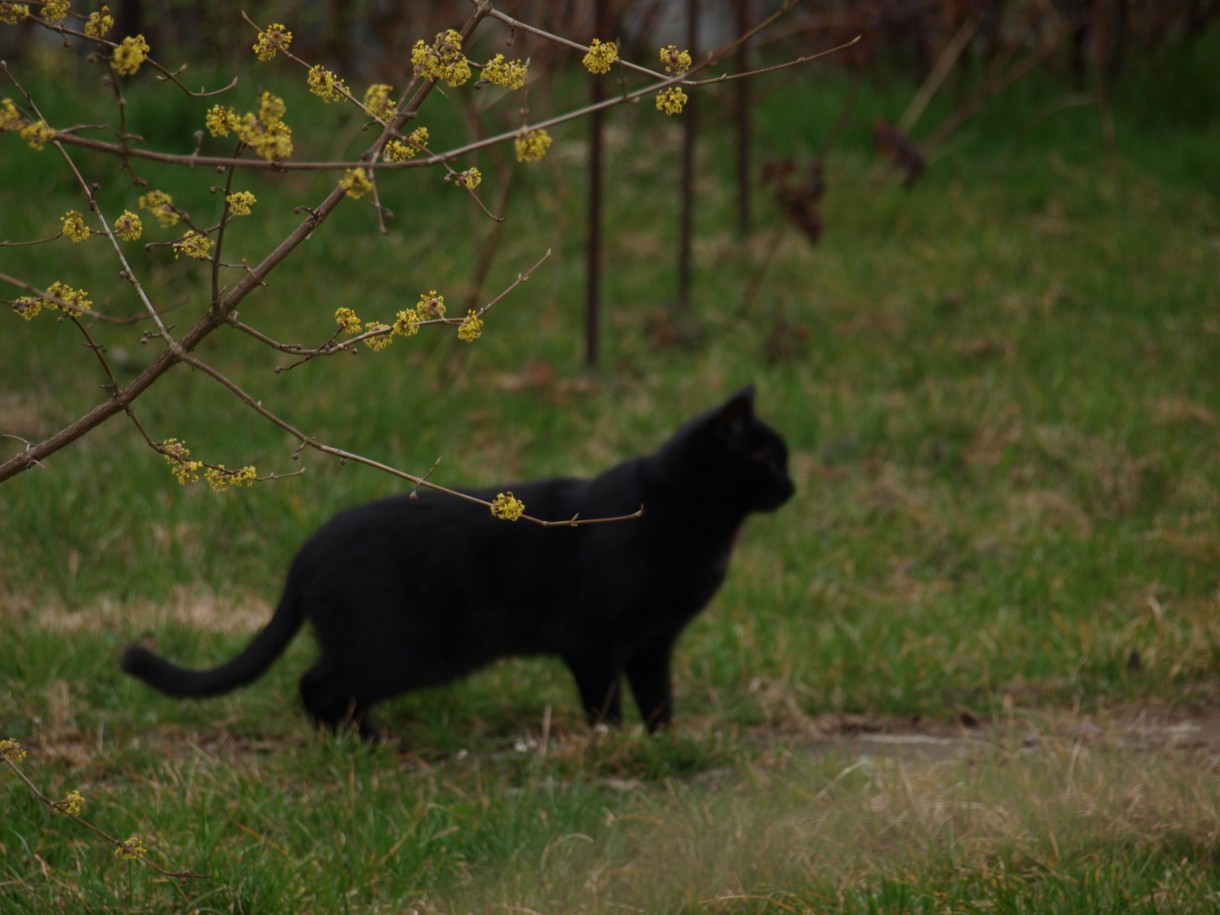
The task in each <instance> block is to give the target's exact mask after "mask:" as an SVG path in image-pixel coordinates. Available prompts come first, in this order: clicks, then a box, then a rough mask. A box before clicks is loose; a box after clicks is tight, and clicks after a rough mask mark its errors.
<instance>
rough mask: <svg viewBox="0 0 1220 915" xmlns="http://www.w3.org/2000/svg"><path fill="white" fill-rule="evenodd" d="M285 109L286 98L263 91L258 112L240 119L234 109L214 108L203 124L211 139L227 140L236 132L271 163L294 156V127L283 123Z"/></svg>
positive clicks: (215, 106)
mask: <svg viewBox="0 0 1220 915" xmlns="http://www.w3.org/2000/svg"><path fill="white" fill-rule="evenodd" d="M286 110H287V107H286V106H285V105H284V100H283V99H281V98H280V97H279V96H276V95H272V94H271V93H270V92H264V93H263V97H262V99H261V100H260V101H259V105H258V112H257V113H255V112H253V111H251V112H247V113H246V114H244V115H241V116H238V114H237V113H236V112H235V111H234V110H233V109H232V108H223V107H221V106H220V105H213V106H212V107H211V108H210V109H209V110H208V113H207V117H206V118H205V119H204V123H205V124H206V125H207V128H208V132H209V133H211V135H212V136H214V137H227V136H228V135H229V134H230V133H235V134H237V138H238V139H239V140H241V141H242V142H243V143H245V144H246V145H247V146H249V147H250V148H251V149H253V150H254V151H255V152H256V153H258V154H259V155H260V156H262V157H263V158H264V159H265V160H266V161H268V162H272V161H274V160H275V159H287V158H288V157H289V156H291V155H292V128H291V127H289V126H288V125H287V124H285V123H284V112H285V111H286Z"/></svg>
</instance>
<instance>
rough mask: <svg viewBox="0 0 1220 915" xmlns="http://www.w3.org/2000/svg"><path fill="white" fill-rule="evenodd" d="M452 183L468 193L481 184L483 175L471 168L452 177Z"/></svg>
mask: <svg viewBox="0 0 1220 915" xmlns="http://www.w3.org/2000/svg"><path fill="white" fill-rule="evenodd" d="M453 183H454V184H456V185H457V186H458V187H461V188H465V189H466V190H468V191H473V190H474V189H475V188H476V187H478V186H479V185H480V184H482V183H483V173H482V172H481V171H479V170H478V169H477V168H474V167H473V166H472V167H471V168H468V169H466V171H464V172H458V173H457V174H456V175H454V176H453Z"/></svg>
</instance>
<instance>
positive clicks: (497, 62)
mask: <svg viewBox="0 0 1220 915" xmlns="http://www.w3.org/2000/svg"><path fill="white" fill-rule="evenodd" d="M527 76H529V68H528V67H526V65H525V64H524V63H523V62H522V61H520V60H505V59H504V55H503V54H497V55H496V56H495V57H493V58H492V59H491V60H489V61H488V62H487V63H486V64H484V66H483V75H482V76H481V77H480V80H479V81H480V82H484V83H491V84H492V85H495V86H503V87H504V88H505V89H520V88H521V87H522V86H524V85H525V79H526V77H527Z"/></svg>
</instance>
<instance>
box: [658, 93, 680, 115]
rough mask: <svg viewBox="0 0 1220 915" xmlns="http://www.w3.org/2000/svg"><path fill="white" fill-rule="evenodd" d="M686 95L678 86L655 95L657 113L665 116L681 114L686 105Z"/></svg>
mask: <svg viewBox="0 0 1220 915" xmlns="http://www.w3.org/2000/svg"><path fill="white" fill-rule="evenodd" d="M686 99H687V96H686V93H685V92H683V91H682V89H681V87H679V86H670V87H669V88H668V89H662V90H661V91H660V92H658V93H657V111H664V112H665V113H666V114H671V115H672V114H681V113H682V108H683V107H684V106H685V105H686Z"/></svg>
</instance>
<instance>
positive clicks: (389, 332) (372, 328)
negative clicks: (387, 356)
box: [363, 321, 394, 352]
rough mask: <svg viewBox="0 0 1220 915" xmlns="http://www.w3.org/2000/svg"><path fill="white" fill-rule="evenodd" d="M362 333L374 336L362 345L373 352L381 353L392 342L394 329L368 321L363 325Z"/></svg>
mask: <svg viewBox="0 0 1220 915" xmlns="http://www.w3.org/2000/svg"><path fill="white" fill-rule="evenodd" d="M363 332H364V333H366V334H375V335H376V336H372V337H369V338H367V339H366V340H365V341H364V345H365V346H367V347H368V348H369V349H371V350H373V351H374V352H381V351H382V350H383V349H385V348H386V347H387V346H389V345H390V344H391V343H393V342H394V328H392V327H390V325H388V324H382V323H381V322H380V321H369V322H368V323H367V324H365V325H364V331H363Z"/></svg>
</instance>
